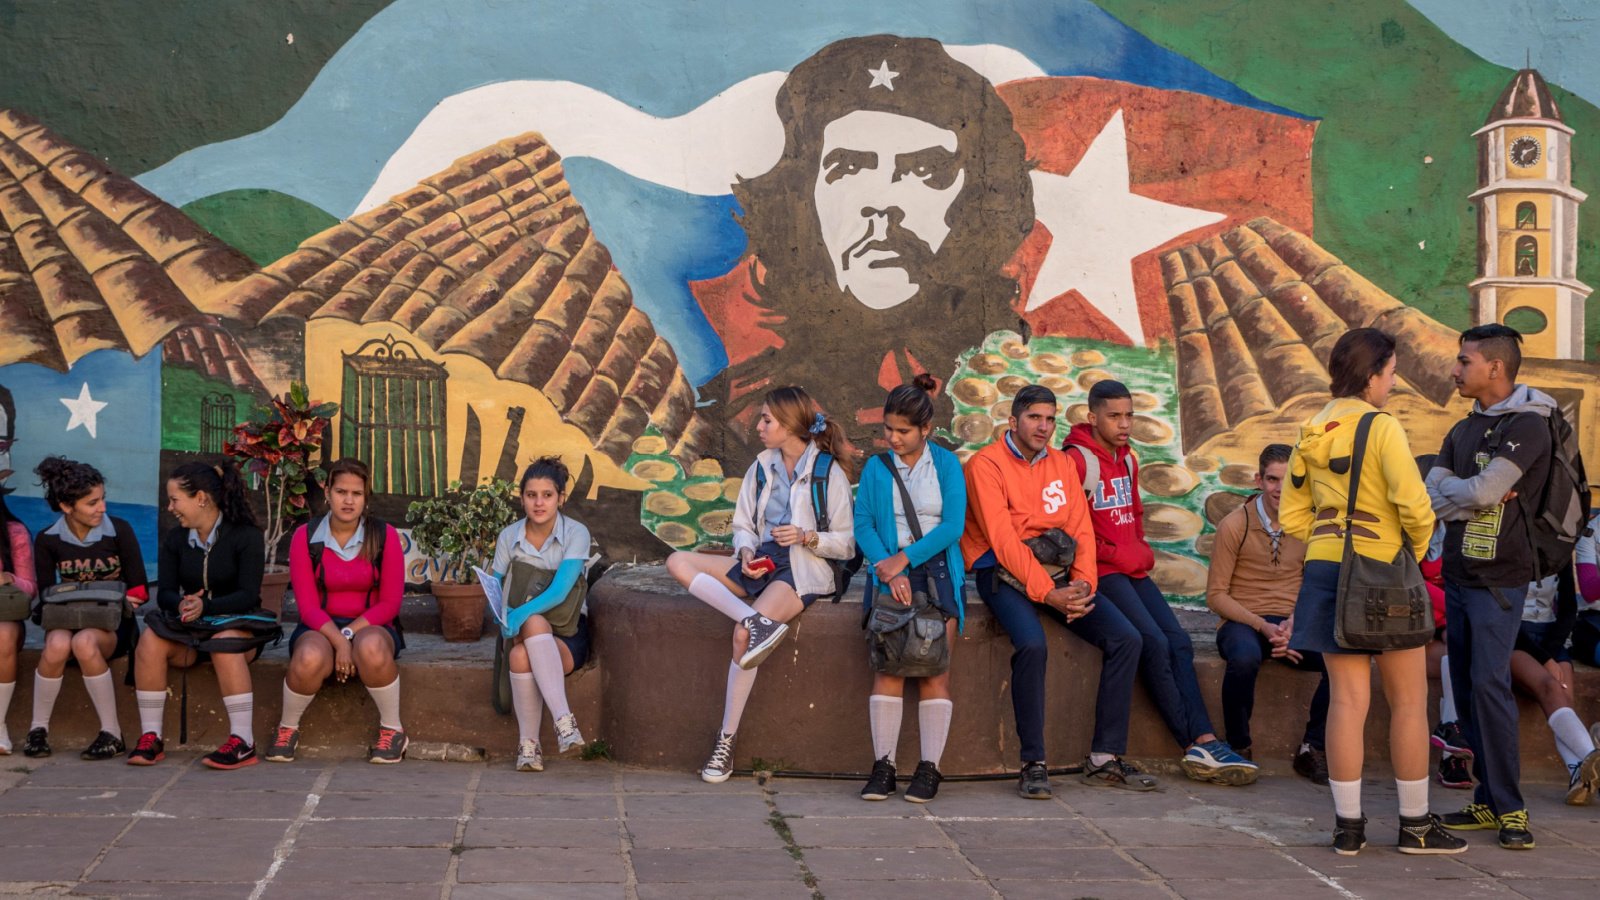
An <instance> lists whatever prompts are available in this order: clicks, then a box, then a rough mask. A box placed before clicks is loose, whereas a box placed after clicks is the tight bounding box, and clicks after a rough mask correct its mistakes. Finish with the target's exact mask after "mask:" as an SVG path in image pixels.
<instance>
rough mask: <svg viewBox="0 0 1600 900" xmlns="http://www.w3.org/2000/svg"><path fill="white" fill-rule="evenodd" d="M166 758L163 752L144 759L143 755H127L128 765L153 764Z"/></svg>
mask: <svg viewBox="0 0 1600 900" xmlns="http://www.w3.org/2000/svg"><path fill="white" fill-rule="evenodd" d="M166 758H167V754H166V753H165V752H162V753H157V754H156V755H155V756H153V757H151V758H149V759H146V758H144V757H143V756H130V757H128V765H130V766H153V765H155V764H156V763H158V762H161V761H162V760H163V759H166Z"/></svg>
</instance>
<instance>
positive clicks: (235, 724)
mask: <svg viewBox="0 0 1600 900" xmlns="http://www.w3.org/2000/svg"><path fill="white" fill-rule="evenodd" d="M222 705H223V706H224V707H226V708H227V710H228V730H229V731H231V732H232V733H234V734H236V735H238V736H239V737H241V738H244V742H245V743H246V744H249V745H250V746H252V747H254V746H255V745H256V731H255V712H256V695H255V693H254V692H252V691H246V692H244V693H242V694H229V695H228V696H226V697H223V698H222Z"/></svg>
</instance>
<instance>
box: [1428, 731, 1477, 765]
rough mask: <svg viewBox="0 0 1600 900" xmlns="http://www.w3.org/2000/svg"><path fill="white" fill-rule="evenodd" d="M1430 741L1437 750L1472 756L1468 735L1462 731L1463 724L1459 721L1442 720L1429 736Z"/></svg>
mask: <svg viewBox="0 0 1600 900" xmlns="http://www.w3.org/2000/svg"><path fill="white" fill-rule="evenodd" d="M1428 743H1430V744H1432V745H1433V746H1434V748H1435V749H1437V750H1443V751H1444V752H1446V753H1454V754H1456V755H1457V756H1465V757H1467V758H1468V759H1470V758H1472V748H1471V747H1468V746H1467V738H1466V735H1464V734H1462V733H1461V725H1460V724H1459V723H1457V722H1440V723H1439V727H1438V728H1435V729H1434V730H1433V734H1431V735H1429V736H1428Z"/></svg>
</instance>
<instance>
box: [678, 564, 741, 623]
mask: <svg viewBox="0 0 1600 900" xmlns="http://www.w3.org/2000/svg"><path fill="white" fill-rule="evenodd" d="M689 593H691V594H693V595H694V596H695V598H696V599H698V600H700V601H701V602H702V603H704V604H706V605H707V606H709V607H711V608H712V609H714V610H716V611H717V612H719V613H722V614H723V615H725V616H727V617H728V618H730V619H732V620H734V621H735V622H743V621H744V620H745V619H748V618H749V617H751V616H753V615H755V614H756V611H755V610H754V609H752V608H751V606H750V604H748V603H746V602H744V601H743V600H740V599H739V598H738V597H736V596H734V594H733V591H730V590H728V588H727V586H726V585H724V584H723V583H722V582H720V581H718V580H717V579H715V578H713V577H711V576H710V575H707V574H706V573H704V572H701V573H700V574H699V575H696V576H695V577H694V580H693V581H690V582H689Z"/></svg>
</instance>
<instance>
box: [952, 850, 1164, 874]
mask: <svg viewBox="0 0 1600 900" xmlns="http://www.w3.org/2000/svg"><path fill="white" fill-rule="evenodd" d="M966 856H967V859H968V860H970V861H971V862H972V864H973V865H975V866H977V867H978V870H979V871H981V872H982V873H983V874H984V875H986V876H988V877H989V878H990V879H991V880H993V879H1004V878H1030V879H1031V878H1085V879H1092V880H1097V881H1098V880H1108V881H1109V880H1116V879H1134V880H1137V879H1141V878H1147V877H1149V873H1148V872H1146V871H1145V870H1144V869H1142V868H1140V867H1139V866H1137V865H1135V864H1133V863H1131V862H1129V861H1128V860H1127V859H1126V858H1124V856H1123V854H1121V853H1119V852H1117V851H1115V850H1109V849H1108V850H1062V851H1060V852H1058V853H1039V852H1033V853H1016V852H1011V851H1006V850H969V851H967V853H966Z"/></svg>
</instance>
